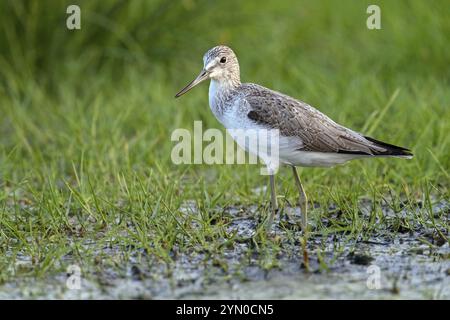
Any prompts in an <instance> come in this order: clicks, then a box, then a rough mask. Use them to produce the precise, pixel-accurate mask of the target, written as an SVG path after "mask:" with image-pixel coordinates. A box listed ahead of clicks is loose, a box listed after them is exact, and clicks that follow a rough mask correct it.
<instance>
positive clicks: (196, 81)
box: [175, 70, 208, 98]
mask: <svg viewBox="0 0 450 320" xmlns="http://www.w3.org/2000/svg"><path fill="white" fill-rule="evenodd" d="M206 79H208V72H207V71H206V70H202V72H200V74H199V75H198V77H197V78H195V79H194V80H192V81H191V82H190V83H189V84H188V85H187V86H186V87H184V88H183V89H181V90H180V92H178V93H177V94H176V95H175V98H178V97H180V96H182V95H183V94H185V93H186V92H188V91H189V90H191V89H192V88H193V87H195V86H196V85H198V84H199V83H200V82H202V81H203V80H206Z"/></svg>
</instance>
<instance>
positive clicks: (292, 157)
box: [280, 150, 364, 167]
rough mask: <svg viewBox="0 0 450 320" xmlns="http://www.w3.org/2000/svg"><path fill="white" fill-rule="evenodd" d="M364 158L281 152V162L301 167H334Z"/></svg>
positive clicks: (324, 153) (328, 153) (323, 153)
mask: <svg viewBox="0 0 450 320" xmlns="http://www.w3.org/2000/svg"><path fill="white" fill-rule="evenodd" d="M362 157H364V156H363V155H355V154H342V153H332V152H312V151H299V150H290V151H283V150H280V162H281V163H285V164H289V165H293V166H300V167H332V166H335V165H338V164H342V163H345V162H347V161H349V160H353V159H358V158H362Z"/></svg>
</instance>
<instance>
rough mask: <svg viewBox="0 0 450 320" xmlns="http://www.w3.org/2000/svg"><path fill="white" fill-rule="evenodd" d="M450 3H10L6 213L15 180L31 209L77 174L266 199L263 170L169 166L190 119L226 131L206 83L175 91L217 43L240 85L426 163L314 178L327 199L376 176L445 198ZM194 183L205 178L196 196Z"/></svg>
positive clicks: (0, 38)
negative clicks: (77, 22)
mask: <svg viewBox="0 0 450 320" xmlns="http://www.w3.org/2000/svg"><path fill="white" fill-rule="evenodd" d="M70 4H78V5H79V6H80V8H81V30H73V31H71V30H68V29H67V28H66V19H67V17H68V14H66V8H67V6H68V5H70ZM369 4H377V5H379V6H380V7H381V25H382V29H381V30H368V29H367V27H366V19H367V17H368V14H367V13H366V9H367V7H368V5H369ZM449 6H450V5H449V2H448V1H419V0H414V1H375V2H374V1H349V0H346V1H286V0H278V1H263V2H262V1H237V0H236V1H206V0H205V1H202V0H184V1H76V3H75V2H74V1H6V0H2V1H1V2H0V27H1V29H0V170H1V176H0V186H2V189H3V193H2V195H1V196H0V199H1V200H4V201H3V203H6V204H5V205H4V208H8V207H9V205H8V204H7V202H6V201H5V199H10V198H11V190H18V189H19V187H20V190H22V193H21V195H22V196H23V197H26V195H27V192H29V193H31V194H33V196H29V197H30V198H31V200H30V201H31V202H33V201H37V198H38V196H37V195H38V194H40V193H42V192H44V190H45V189H47V188H50V187H52V186H54V187H56V188H60V189H61V190H62V192H63V193H64V183H65V182H67V181H69V182H70V181H73V180H76V179H78V178H79V177H77V174H78V175H81V176H87V177H89V179H90V183H92V184H93V186H94V188H95V190H96V192H98V193H100V194H103V193H104V196H105V197H106V198H108V197H111V196H112V195H116V196H117V198H120V197H122V196H123V195H120V194H118V193H117V187H116V186H117V183H116V182H117V181H116V179H117V176H118V175H123V176H124V177H125V178H127V177H131V176H132V175H134V174H137V175H143V176H150V175H152V174H153V175H154V177H156V179H159V180H164V179H167V181H171V179H172V178H174V177H180V174H181V173H183V174H186V172H187V175H186V183H185V184H183V185H184V187H185V188H186V195H185V194H183V196H184V197H188V196H196V197H202V196H203V193H204V192H205V190H203V189H202V187H201V186H203V187H204V186H205V185H206V186H208V187H204V188H205V189H206V191H207V192H211V193H214V192H215V190H219V191H220V192H221V193H224V194H226V195H227V196H226V197H225V198H224V199H225V200H221V201H223V202H222V203H221V204H222V205H223V204H224V203H225V201H231V202H245V201H246V200H248V199H249V200H248V201H254V199H253V200H252V197H253V196H252V192H251V190H252V188H254V187H256V186H258V185H261V184H265V183H266V181H265V177H261V176H259V175H258V174H257V172H258V171H257V170H259V168H258V169H257V168H254V167H247V166H245V167H237V166H175V165H173V164H172V163H171V161H170V151H171V148H172V147H173V145H174V143H172V142H171V141H170V134H171V132H172V130H173V129H175V128H179V127H185V128H188V129H189V130H192V127H193V121H194V120H202V121H203V122H204V128H206V127H215V128H221V126H220V124H219V123H218V122H217V121H216V120H215V119H214V117H213V115H212V114H211V112H210V110H209V108H208V98H207V85H205V84H204V85H202V86H200V87H198V88H196V89H195V90H193V91H192V92H190V93H189V94H188V95H186V96H183V97H182V98H181V99H177V100H175V99H174V98H173V96H174V94H175V93H176V92H177V91H178V89H180V88H181V87H182V86H184V85H185V84H186V83H187V82H188V81H190V80H191V79H193V77H194V76H196V75H197V73H198V72H199V70H200V69H201V67H202V56H203V54H204V53H205V52H206V51H207V50H208V49H209V48H211V47H213V46H215V45H217V44H227V45H229V46H231V47H232V48H233V49H234V50H235V52H236V53H237V55H238V57H239V59H240V63H241V73H242V74H241V78H242V81H243V82H256V83H259V84H262V85H265V86H267V87H270V88H273V89H275V90H278V91H281V92H284V93H287V94H290V95H292V96H294V97H297V98H300V99H302V100H304V101H306V102H308V103H310V104H311V105H313V106H315V107H317V108H318V109H319V110H321V111H323V112H325V113H326V114H328V115H329V116H330V117H332V118H333V119H334V120H336V121H337V122H340V123H342V124H343V125H346V126H349V127H351V128H353V129H355V130H357V131H361V132H363V133H365V134H368V135H371V136H374V137H375V138H377V139H381V140H386V141H387V142H390V143H393V144H398V145H402V146H406V147H409V148H411V149H413V151H414V153H415V155H416V157H415V159H414V160H412V161H401V160H391V159H388V160H375V161H372V162H368V161H363V162H355V163H352V164H349V165H348V166H345V167H339V168H337V169H334V170H323V169H307V170H304V172H305V174H304V178H305V179H306V183H307V184H309V185H310V188H311V190H312V192H314V193H325V196H326V192H322V191H326V190H328V188H334V187H336V188H337V189H338V186H340V187H341V188H342V189H339V190H343V191H342V192H343V194H345V193H346V192H348V191H352V192H353V191H354V192H357V193H358V194H366V193H368V192H369V191H368V189H364V188H365V187H364V186H367V185H370V184H371V183H373V186H375V188H382V187H383V186H385V185H386V184H390V185H391V186H392V188H394V189H395V188H398V189H399V191H401V192H405V190H406V191H407V192H411V193H412V194H417V196H418V197H420V194H421V192H423V186H424V183H425V182H426V183H430V184H431V188H433V189H434V192H437V193H440V192H444V194H447V193H446V192H447V187H448V168H449V151H448V150H449V145H448V144H449V129H450V126H449V121H448V120H449V119H450V112H449V107H450V106H449V102H450V90H449V71H450V69H449V60H450V53H449V52H450V10H449ZM189 177H191V179H192V180H189ZM281 177H283V173H282V175H281ZM199 179H200V180H199ZM236 179H238V180H239V181H240V182H236ZM164 181H165V180H164ZM190 181H191V182H198V181H205V185H202V184H192V186H193V187H192V188H188V187H187V186H188V185H189V182H190ZM282 181H284V182H285V187H287V188H288V189H289V188H291V187H292V186H291V183H290V182H289V181H287V183H286V181H285V180H283V179H282ZM80 184H81V186H80V188H81V189H83V183H82V182H81V183H80ZM361 188H363V189H361ZM30 190H31V191H30ZM107 190H109V192H107ZM289 190H290V189H289ZM236 193H237V194H239V195H240V196H242V197H239V196H238V197H235V196H234V194H236ZM15 196H16V194H15Z"/></svg>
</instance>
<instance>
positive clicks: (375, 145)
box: [233, 83, 411, 156]
mask: <svg viewBox="0 0 450 320" xmlns="http://www.w3.org/2000/svg"><path fill="white" fill-rule="evenodd" d="M233 100H234V101H235V102H236V101H239V105H240V108H241V109H242V112H246V117H247V118H248V119H249V120H250V121H251V122H253V123H254V124H257V125H259V126H264V127H266V128H271V129H279V130H280V136H282V137H289V138H290V140H291V141H293V145H295V148H296V149H297V150H299V151H309V152H321V153H340V154H353V155H368V156H372V155H385V156H390V155H393V156H411V154H410V153H409V152H408V150H407V149H405V148H401V147H397V146H394V145H390V144H386V143H383V142H381V141H377V140H375V139H372V138H369V137H365V136H363V135H362V134H360V133H357V132H355V131H353V130H351V129H348V128H346V127H344V126H342V125H340V124H337V123H336V122H334V121H333V120H331V119H330V118H329V117H328V116H326V115H325V114H323V113H321V112H320V111H318V110H317V109H315V108H313V107H312V106H310V105H309V104H307V103H305V102H303V101H300V100H297V99H295V98H292V97H290V96H288V95H285V94H282V93H280V92H277V91H274V90H271V89H268V88H265V87H263V86H260V85H257V84H253V83H244V84H242V85H241V86H240V87H238V88H237V89H236V93H235V94H234V97H233Z"/></svg>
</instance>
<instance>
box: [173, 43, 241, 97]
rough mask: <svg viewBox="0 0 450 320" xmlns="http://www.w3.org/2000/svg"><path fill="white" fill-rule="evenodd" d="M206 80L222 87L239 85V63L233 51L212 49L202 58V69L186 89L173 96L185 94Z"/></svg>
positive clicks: (221, 48) (222, 47)
mask: <svg viewBox="0 0 450 320" xmlns="http://www.w3.org/2000/svg"><path fill="white" fill-rule="evenodd" d="M206 79H213V80H215V81H218V82H219V83H221V84H223V85H236V84H240V72H239V62H238V60H237V57H236V55H235V54H234V52H233V50H231V48H229V47H227V46H217V47H214V48H212V49H210V50H208V52H206V53H205V55H204V56H203V69H202V71H201V72H200V74H199V75H198V76H197V78H195V79H194V80H193V81H192V82H191V83H189V84H188V85H187V86H186V87H184V88H183V89H181V90H180V92H178V93H177V94H176V95H175V98H178V97H179V96H181V95H183V94H185V93H186V92H188V91H189V90H191V89H192V88H193V87H195V86H196V85H198V84H199V83H201V82H202V81H204V80H206Z"/></svg>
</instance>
